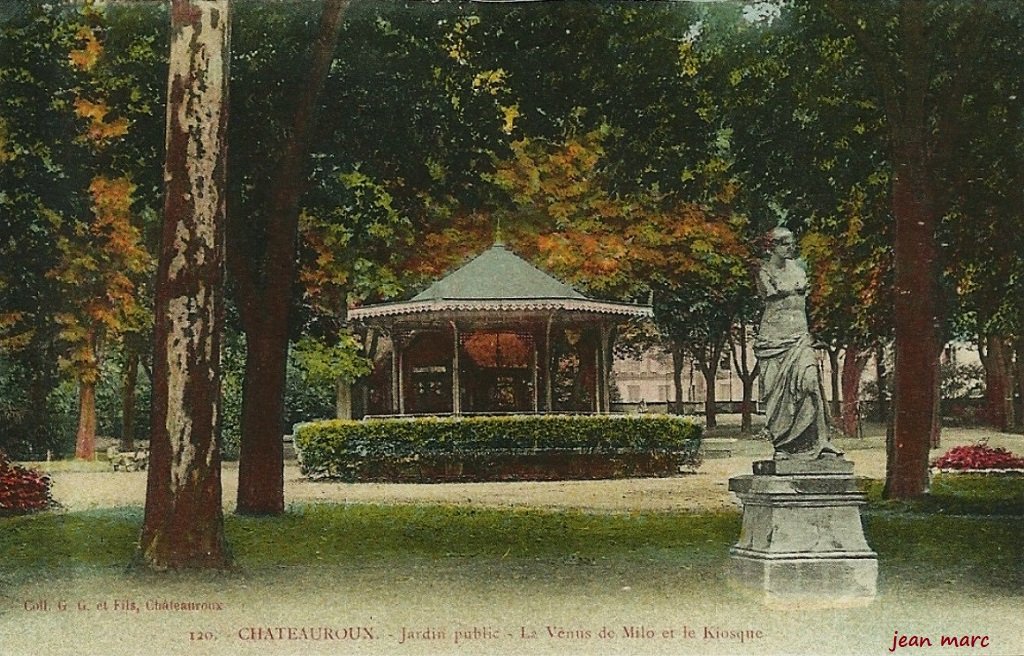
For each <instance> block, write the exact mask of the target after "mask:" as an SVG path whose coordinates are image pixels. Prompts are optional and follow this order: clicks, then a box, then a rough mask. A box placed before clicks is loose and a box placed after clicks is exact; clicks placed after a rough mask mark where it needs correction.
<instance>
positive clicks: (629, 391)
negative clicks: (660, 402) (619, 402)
mask: <svg viewBox="0 0 1024 656" xmlns="http://www.w3.org/2000/svg"><path fill="white" fill-rule="evenodd" d="M626 398H627V399H628V400H629V402H630V403H639V402H640V386H639V385H629V386H627V387H626Z"/></svg>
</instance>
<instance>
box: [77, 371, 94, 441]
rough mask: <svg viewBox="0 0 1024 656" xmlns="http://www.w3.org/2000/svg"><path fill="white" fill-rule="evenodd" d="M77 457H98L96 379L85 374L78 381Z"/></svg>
mask: <svg viewBox="0 0 1024 656" xmlns="http://www.w3.org/2000/svg"><path fill="white" fill-rule="evenodd" d="M75 458H77V459H78V460H93V459H95V458H96V379H95V377H93V376H84V377H82V379H81V380H79V381H78V431H77V432H76V433H75Z"/></svg>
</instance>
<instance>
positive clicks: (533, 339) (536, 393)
mask: <svg viewBox="0 0 1024 656" xmlns="http://www.w3.org/2000/svg"><path fill="white" fill-rule="evenodd" d="M530 343H531V344H533V362H531V363H530V374H531V375H532V376H533V411H534V412H537V411H538V410H539V405H540V390H538V389H537V333H536V331H534V332H532V333H531V334H530Z"/></svg>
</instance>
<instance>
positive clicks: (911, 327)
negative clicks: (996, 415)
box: [885, 43, 940, 499]
mask: <svg viewBox="0 0 1024 656" xmlns="http://www.w3.org/2000/svg"><path fill="white" fill-rule="evenodd" d="M921 46H922V47H924V44H923V43H922V44H921ZM903 138H904V139H905V140H906V143H904V144H901V145H900V146H899V147H898V148H897V153H898V155H897V158H896V166H895V169H896V170H895V178H894V180H893V209H894V214H895V216H896V238H895V268H896V272H895V288H896V295H895V308H894V322H895V326H896V330H895V333H896V374H895V384H894V389H893V391H894V399H893V401H894V405H895V412H894V415H895V423H894V427H893V431H894V436H893V438H894V448H893V454H892V455H893V457H892V461H891V462H889V463H888V466H887V471H886V485H885V494H886V497H887V498H895V499H915V498H918V497H920V496H922V495H924V494H925V493H926V492H927V489H928V452H929V447H930V445H931V442H932V434H933V425H934V424H933V414H934V411H935V405H936V403H938V398H937V394H936V388H935V385H934V384H933V381H934V378H935V376H936V369H937V367H938V352H939V351H938V348H937V347H936V345H937V343H938V336H937V332H938V324H939V322H940V318H939V308H938V285H937V278H936V260H937V246H936V242H935V230H936V227H937V224H938V220H937V217H936V215H935V211H934V207H933V206H932V202H931V198H930V196H929V193H928V187H929V185H930V180H928V176H927V174H926V172H925V170H924V168H923V166H924V165H923V162H924V128H923V127H922V128H920V129H918V130H914V131H911V132H910V133H909V134H906V135H904V136H903Z"/></svg>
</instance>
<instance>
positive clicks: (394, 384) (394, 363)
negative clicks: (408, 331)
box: [388, 330, 399, 415]
mask: <svg viewBox="0 0 1024 656" xmlns="http://www.w3.org/2000/svg"><path fill="white" fill-rule="evenodd" d="M388 337H390V338H391V412H392V414H396V415H397V414H399V406H398V337H397V336H396V335H395V331H394V330H391V331H390V332H389V334H388Z"/></svg>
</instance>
